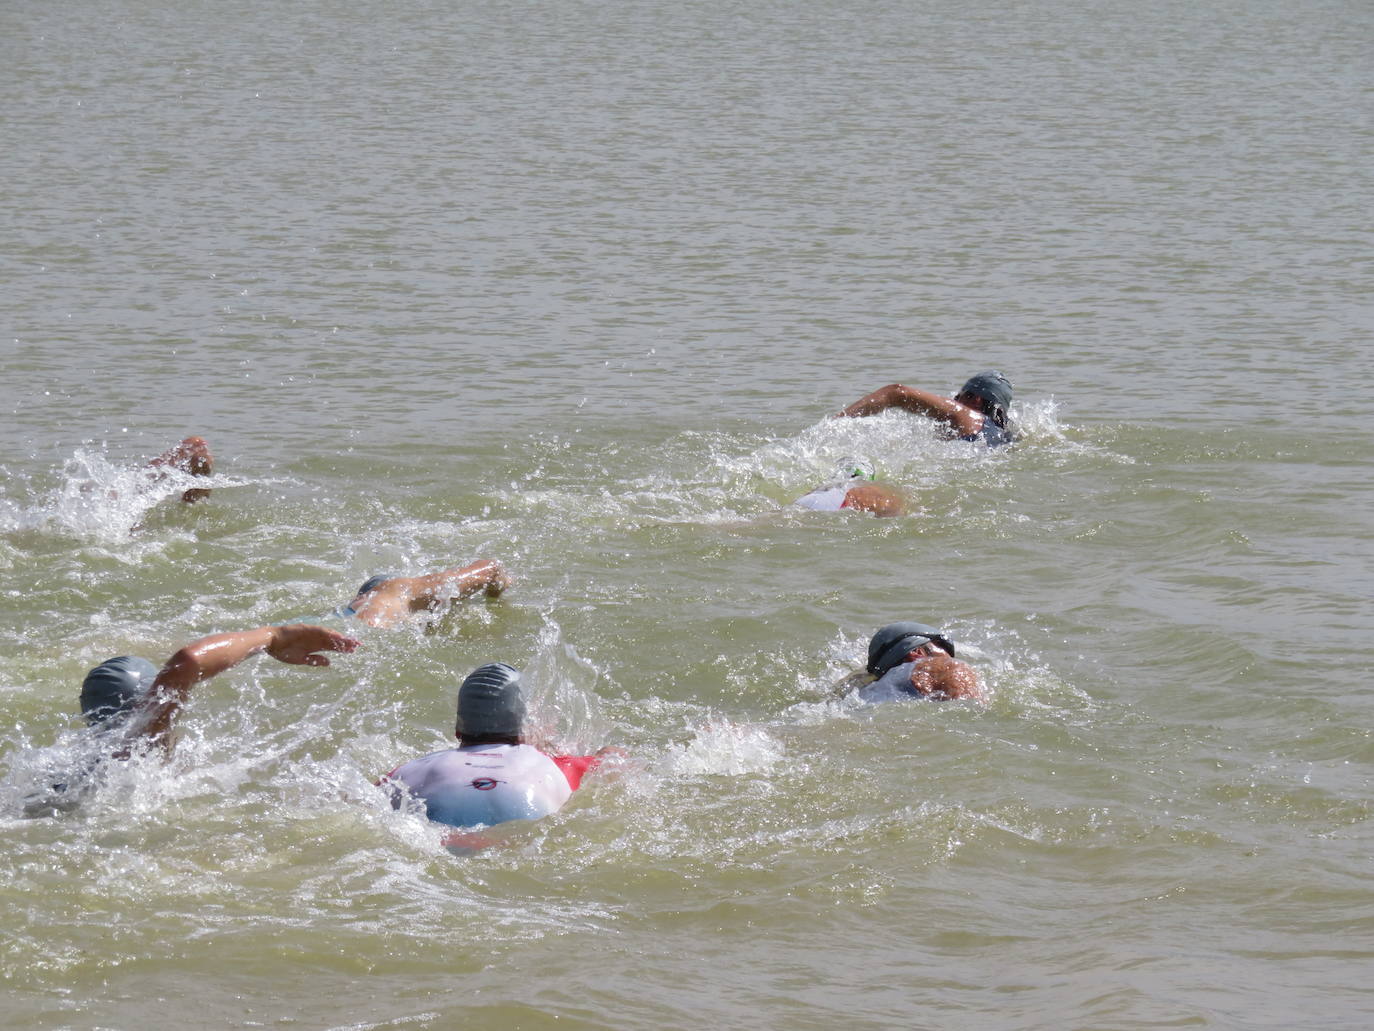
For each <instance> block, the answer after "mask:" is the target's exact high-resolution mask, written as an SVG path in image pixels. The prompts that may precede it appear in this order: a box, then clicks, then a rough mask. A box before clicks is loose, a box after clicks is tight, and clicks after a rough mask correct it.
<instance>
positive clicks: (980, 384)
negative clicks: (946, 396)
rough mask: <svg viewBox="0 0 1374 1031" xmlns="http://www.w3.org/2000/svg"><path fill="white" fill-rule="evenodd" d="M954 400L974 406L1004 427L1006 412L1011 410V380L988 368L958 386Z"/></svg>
mask: <svg viewBox="0 0 1374 1031" xmlns="http://www.w3.org/2000/svg"><path fill="white" fill-rule="evenodd" d="M954 400H956V401H958V402H959V403H960V404H961V405H968V406H969V407H970V408H976V409H977V410H978V411H980V412H982V413H983V414H984V415H986V416H987V417H988V418H989V419H991V420H992V421H993V422H995V423H996V424H997V425H998V426H1003V427H1005V426H1006V424H1007V412H1009V411H1011V380H1009V379H1007V377H1005V376H1003V375H1002V374H1001V373H1000V372H998V371H997V370H996V369H988V370H987V371H986V372H980V373H978V375H976V376H973V377H971V378H970V379H969V381H968V382H967V383H965V384H964V385H963V386H962V387H960V388H959V393H957V394H955V395H954Z"/></svg>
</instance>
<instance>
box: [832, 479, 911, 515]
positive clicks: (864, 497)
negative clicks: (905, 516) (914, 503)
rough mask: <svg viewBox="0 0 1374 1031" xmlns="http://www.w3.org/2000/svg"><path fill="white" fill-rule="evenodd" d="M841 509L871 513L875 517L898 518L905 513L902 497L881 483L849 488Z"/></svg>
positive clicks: (863, 484) (862, 484)
mask: <svg viewBox="0 0 1374 1031" xmlns="http://www.w3.org/2000/svg"><path fill="white" fill-rule="evenodd" d="M840 507H841V508H852V509H857V510H858V511H860V512H872V513H873V514H874V515H876V516H899V515H901V514H902V513H903V512H904V511H906V504H905V503H904V502H903V500H902V496H901V495H900V494H898V493H897V492H896V491H895V490H893V489H892V488H890V487H887V486H885V485H883V484H881V483H861V484H859V485H858V486H857V487H850V488H849V490H848V492H846V494H845V496H844V503H843V504H842V505H841V506H840Z"/></svg>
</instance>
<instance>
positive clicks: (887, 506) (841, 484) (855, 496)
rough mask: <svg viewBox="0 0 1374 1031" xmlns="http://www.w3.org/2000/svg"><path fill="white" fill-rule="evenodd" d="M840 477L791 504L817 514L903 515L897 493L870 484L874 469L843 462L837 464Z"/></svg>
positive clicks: (859, 461)
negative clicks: (863, 513) (841, 511)
mask: <svg viewBox="0 0 1374 1031" xmlns="http://www.w3.org/2000/svg"><path fill="white" fill-rule="evenodd" d="M839 473H840V477H839V479H838V481H832V482H831V483H830V484H828V485H827V486H824V487H817V488H816V489H815V490H813V491H811V492H810V493H809V494H803V495H802V496H801V497H799V498H798V499H797V500H796V501H795V502H793V504H796V505H800V506H801V507H802V508H809V509H812V510H814V511H817V512H838V511H840V510H841V509H852V510H854V511H856V512H871V513H873V514H874V515H876V516H899V515H901V514H902V513H903V512H904V511H906V501H905V500H904V499H903V498H902V496H901V495H900V494H899V493H897V491H895V490H893V489H892V488H891V487H889V486H887V485H886V484H882V483H874V482H873V480H874V479H875V474H874V472H873V467H872V466H871V465H869V464H868V463H867V462H865V461H864V460H863V459H861V458H847V459H845V460H844V461H842V462H841V463H840V469H839Z"/></svg>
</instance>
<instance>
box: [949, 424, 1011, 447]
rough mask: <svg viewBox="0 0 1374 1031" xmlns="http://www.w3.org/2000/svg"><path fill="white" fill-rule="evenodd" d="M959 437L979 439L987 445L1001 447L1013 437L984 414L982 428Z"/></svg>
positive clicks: (961, 438)
mask: <svg viewBox="0 0 1374 1031" xmlns="http://www.w3.org/2000/svg"><path fill="white" fill-rule="evenodd" d="M959 439H960V440H971V441H979V440H981V441H982V442H983V443H984V444H986V445H987V446H988V447H1002V446H1003V445H1005V444H1010V443H1011V442H1012V440H1013V439H1014V438H1013V437H1012V435H1011V433H1010V432H1009V431H1008V430H1007V429H1006V428H1005V427H1003V426H998V425H997V423H995V422H993V421H992V420H991V419H989V418H987V417H986V416H984V418H983V428H982V429H980V430H979V431H978V432H977V433H970V434H968V435H966V436H963V437H960V438H959Z"/></svg>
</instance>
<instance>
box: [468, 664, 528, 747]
mask: <svg viewBox="0 0 1374 1031" xmlns="http://www.w3.org/2000/svg"><path fill="white" fill-rule="evenodd" d="M524 725H525V698H524V695H523V694H522V693H521V691H520V671H519V670H517V669H515V668H514V667H513V666H507V665H506V664H505V663H504V662H491V663H488V664H487V665H485V666H479V667H477V668H476V669H475V670H473V671H472V672H471V673H469V674H468V676H467V679H466V680H464V681H463V686H462V687H460V688H459V689H458V721H457V723H455V724H454V728H453V729H454V732H455V733H456V734H457V735H458V736H459V737H462V738H483V737H494V738H518V737H519V736H520V730H521V728H522V727H523V726H524Z"/></svg>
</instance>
